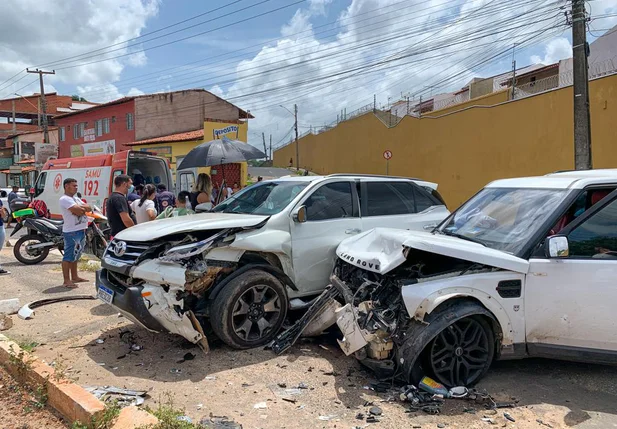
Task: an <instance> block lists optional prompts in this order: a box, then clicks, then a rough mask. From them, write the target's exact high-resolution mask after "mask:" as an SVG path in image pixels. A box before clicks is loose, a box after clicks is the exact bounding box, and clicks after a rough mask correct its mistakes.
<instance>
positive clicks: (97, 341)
mask: <svg viewBox="0 0 617 429" xmlns="http://www.w3.org/2000/svg"><path fill="white" fill-rule="evenodd" d="M94 342H95V343H97V344H105V340H103V339H101V338H97V339H96V340H95V341H94Z"/></svg>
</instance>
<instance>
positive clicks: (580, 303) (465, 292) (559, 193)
mask: <svg viewBox="0 0 617 429" xmlns="http://www.w3.org/2000/svg"><path fill="white" fill-rule="evenodd" d="M616 188H617V170H591V171H582V172H581V171H572V172H561V173H555V174H550V175H547V176H542V177H527V178H519V179H505V180H498V181H495V182H492V183H490V184H489V185H487V186H486V187H485V188H484V189H483V190H481V191H480V192H479V193H478V194H476V195H475V196H474V197H472V198H471V199H470V200H469V201H467V202H466V203H465V204H463V205H462V206H461V207H460V208H459V209H458V210H457V211H456V212H454V213H453V214H452V215H450V216H449V217H448V218H447V219H446V220H445V221H444V222H443V223H442V224H441V225H440V226H439V227H438V228H436V229H435V231H433V232H432V233H427V232H416V231H401V230H397V229H382V228H379V229H376V230H374V231H370V232H367V233H365V234H361V235H358V236H356V237H353V238H349V239H347V240H345V241H343V242H342V243H341V245H340V246H339V248H338V249H337V254H338V256H339V262H338V263H337V266H336V268H335V270H334V274H333V276H332V283H333V285H334V289H333V290H331V289H328V290H327V291H326V292H328V291H329V294H330V296H331V297H332V296H334V295H336V293H338V296H339V297H342V298H344V299H339V301H342V303H343V305H344V306H343V307H342V308H341V309H340V310H338V314H339V316H338V324H339V327H340V328H341V329H342V330H343V333H344V335H345V339H344V340H343V341H342V342H341V344H342V348H343V350H344V351H345V352H346V353H347V354H351V353H355V355H356V356H357V357H358V358H359V359H361V360H362V362H363V363H365V364H366V365H367V366H369V367H371V368H373V369H374V370H376V371H380V373H381V374H382V375H383V376H385V375H388V374H389V375H392V374H397V375H400V376H401V377H402V378H405V379H407V380H410V381H412V382H416V381H418V377H419V375H420V374H423V373H429V374H431V375H432V376H433V377H435V378H436V379H437V380H439V381H440V382H442V383H443V384H445V385H447V386H459V385H469V384H474V383H475V382H477V381H478V380H479V379H480V378H481V377H482V376H483V375H484V374H485V373H486V371H487V370H488V369H489V367H490V365H491V362H492V361H493V359H495V358H500V359H515V358H521V357H526V356H539V357H551V358H555V359H567V360H576V361H584V362H598V363H613V364H614V363H617V317H616V316H615V303H617V191H616ZM359 260H360V261H361V263H359V262H358V261H359ZM326 292H324V294H326ZM319 301H322V304H323V302H325V300H323V299H320V300H319ZM318 310H319V309H318V308H311V309H310V310H309V311H308V312H307V314H306V315H305V317H306V318H310V317H311V315H313V314H315V312H318ZM350 320H351V321H352V322H351V323H349V321H350ZM354 320H355V322H353V321H354ZM344 322H346V323H344ZM290 331H291V332H292V333H293V335H292V336H290V335H288V334H287V333H285V334H283V335H281V337H280V338H279V339H278V340H277V342H275V344H274V348H275V350H276V351H279V352H280V351H282V350H284V349H285V348H286V347H288V346H289V345H290V342H289V340H290V338H291V341H292V340H293V339H295V338H297V335H299V332H298V331H297V330H294V328H292V329H291V330H290ZM359 333H361V335H358V334H359Z"/></svg>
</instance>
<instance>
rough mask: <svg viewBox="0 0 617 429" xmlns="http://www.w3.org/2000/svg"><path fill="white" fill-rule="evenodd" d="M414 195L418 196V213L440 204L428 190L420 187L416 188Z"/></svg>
mask: <svg viewBox="0 0 617 429" xmlns="http://www.w3.org/2000/svg"><path fill="white" fill-rule="evenodd" d="M414 195H415V197H416V213H420V212H423V211H424V210H426V209H428V208H429V207H432V206H435V205H438V204H437V203H436V202H435V201H433V199H432V198H431V197H430V196H429V195H428V194H427V193H426V192H423V190H422V189H420V188H417V189H415V194H414Z"/></svg>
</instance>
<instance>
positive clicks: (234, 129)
mask: <svg viewBox="0 0 617 429" xmlns="http://www.w3.org/2000/svg"><path fill="white" fill-rule="evenodd" d="M238 130H239V128H238V126H237V125H230V126H228V127H225V128H219V129H218V130H212V137H213V138H214V139H220V138H221V137H223V136H226V135H227V134H230V133H235V136H232V137H233V138H236V139H237V138H238Z"/></svg>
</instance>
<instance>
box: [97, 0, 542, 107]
mask: <svg viewBox="0 0 617 429" xmlns="http://www.w3.org/2000/svg"><path fill="white" fill-rule="evenodd" d="M532 2H533V1H530V2H528V3H532ZM518 6H519V7H520V4H519V5H518ZM509 7H513V6H509ZM500 10H504V9H503V8H502V9H500ZM507 21H508V20H504V21H503V22H504V23H506V22H507ZM421 25H423V24H421ZM413 33H414V31H413V29H412V30H411V31H408V32H403V33H399V34H396V35H395V36H392V37H390V38H387V39H383V37H382V36H379V35H378V36H377V38H378V39H379V40H377V42H367V43H365V44H363V45H357V46H356V47H355V48H354V47H351V48H349V49H346V50H345V51H342V52H340V53H339V54H335V56H336V55H341V56H342V55H348V54H349V53H350V52H353V50H354V49H358V48H362V47H368V46H374V45H376V44H378V42H381V43H386V42H389V41H392V40H395V39H396V38H400V37H405V36H409V35H410V34H413ZM439 42H441V41H440V40H436V41H433V43H434V44H435V45H436V47H437V46H438V44H439ZM340 47H341V45H338V46H333V47H330V48H326V49H322V50H320V52H325V51H328V50H332V49H340ZM300 57H302V55H301V56H300ZM332 57H333V56H331V55H323V56H320V57H316V58H311V59H308V60H304V61H300V62H297V63H292V64H285V65H284V66H283V67H282V68H273V69H268V70H265V71H263V72H259V73H255V74H252V75H248V76H243V77H242V78H240V79H237V78H236V79H231V80H226V81H218V82H210V83H208V84H209V85H225V84H227V83H233V82H238V81H241V80H242V79H248V78H251V77H254V76H256V75H261V74H265V73H274V72H276V71H280V70H282V69H284V68H292V67H296V66H299V65H303V64H306V63H308V62H311V61H316V60H318V59H321V58H330V59H331V58H332ZM292 59H293V58H292ZM281 62H283V63H286V61H279V62H277V63H281ZM277 63H275V64H277ZM271 65H272V64H268V65H266V66H265V67H268V66H271ZM261 67H263V66H255V67H252V68H249V69H248V70H259V69H260V68H261ZM246 71H247V69H245V70H243V72H246ZM233 74H234V73H227V74H223V75H221V76H225V75H233ZM221 76H217V77H221ZM196 83H204V81H203V80H199V81H193V82H188V83H186V84H185V85H183V86H187V85H193V84H196ZM204 85H205V83H204ZM176 87H177V86H176ZM94 94H96V92H95V93H94ZM94 94H93V93H90V96H92V95H94ZM99 94H100V93H99Z"/></svg>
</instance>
